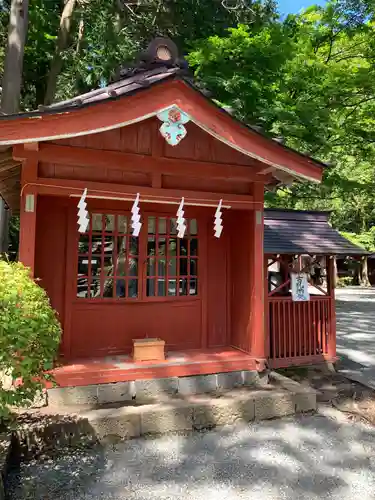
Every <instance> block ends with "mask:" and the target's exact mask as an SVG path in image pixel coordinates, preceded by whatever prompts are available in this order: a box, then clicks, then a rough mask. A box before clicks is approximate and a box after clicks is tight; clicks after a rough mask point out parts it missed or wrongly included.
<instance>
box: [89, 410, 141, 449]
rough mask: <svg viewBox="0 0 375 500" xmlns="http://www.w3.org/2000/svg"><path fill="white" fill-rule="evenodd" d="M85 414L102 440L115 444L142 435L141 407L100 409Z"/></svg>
mask: <svg viewBox="0 0 375 500" xmlns="http://www.w3.org/2000/svg"><path fill="white" fill-rule="evenodd" d="M85 416H86V418H87V419H88V421H89V425H90V426H91V427H92V429H93V430H94V432H95V434H96V436H97V437H98V439H99V440H100V441H105V442H107V443H112V444H115V443H116V441H122V440H126V439H131V438H134V437H138V436H140V435H141V419H140V415H139V408H136V407H130V408H128V407H124V408H118V409H100V410H94V411H93V412H92V413H88V414H86V415H85Z"/></svg>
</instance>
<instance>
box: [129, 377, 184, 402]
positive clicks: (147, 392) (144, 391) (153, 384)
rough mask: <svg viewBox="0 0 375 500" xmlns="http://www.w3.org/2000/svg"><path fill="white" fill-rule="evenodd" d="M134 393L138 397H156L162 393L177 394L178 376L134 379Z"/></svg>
mask: <svg viewBox="0 0 375 500" xmlns="http://www.w3.org/2000/svg"><path fill="white" fill-rule="evenodd" d="M134 384H135V394H136V398H137V400H138V399H141V400H142V399H157V398H158V397H160V396H163V395H164V394H172V395H173V394H177V392H178V378H177V377H169V378H159V379H154V380H136V381H135V382H134Z"/></svg>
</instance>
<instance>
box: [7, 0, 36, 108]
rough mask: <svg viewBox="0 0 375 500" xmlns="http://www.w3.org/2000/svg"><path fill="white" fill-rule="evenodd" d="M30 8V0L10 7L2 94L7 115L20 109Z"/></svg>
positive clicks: (13, 2) (24, 0)
mask: <svg viewBox="0 0 375 500" xmlns="http://www.w3.org/2000/svg"><path fill="white" fill-rule="evenodd" d="M28 7H29V3H28V0H12V1H11V5H10V11H9V24H8V44H7V49H6V57H5V65H4V73H3V81H2V94H1V111H2V112H3V113H6V114H10V113H16V112H17V111H18V109H19V104H20V95H21V85H22V68H23V57H24V49H25V42H26V36H27V24H28Z"/></svg>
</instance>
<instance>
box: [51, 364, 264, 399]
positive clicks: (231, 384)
mask: <svg viewBox="0 0 375 500" xmlns="http://www.w3.org/2000/svg"><path fill="white" fill-rule="evenodd" d="M260 383H264V377H260V376H259V374H258V372H256V371H250V370H243V371H234V372H227V373H216V374H212V375H194V376H190V377H169V378H160V379H153V380H134V381H130V382H116V383H108V384H96V385H86V386H75V387H56V388H53V389H48V390H47V403H48V406H51V407H54V408H59V407H64V406H66V405H68V406H76V405H89V406H94V407H95V406H98V405H103V404H107V403H118V402H126V401H141V402H145V401H148V402H150V401H158V400H160V398H161V397H164V396H166V395H167V396H190V395H194V394H205V393H220V392H225V391H228V390H232V389H235V388H238V387H256V386H257V385H259V384H260Z"/></svg>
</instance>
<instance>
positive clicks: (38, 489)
mask: <svg viewBox="0 0 375 500" xmlns="http://www.w3.org/2000/svg"><path fill="white" fill-rule="evenodd" d="M325 412H326V413H325V414H318V415H305V416H299V417H295V418H286V419H282V420H273V421H268V422H261V423H254V424H251V425H237V426H232V427H229V426H228V427H224V428H221V429H218V430H215V431H212V432H208V433H202V434H190V435H186V436H176V435H175V436H164V437H160V438H157V439H153V440H151V439H148V440H146V439H136V440H133V441H128V442H125V443H120V444H118V445H117V446H116V448H115V449H113V448H112V447H107V448H99V447H98V448H96V449H93V450H88V451H79V452H70V453H67V454H65V455H61V456H59V457H57V458H55V459H54V460H50V461H43V462H42V461H35V462H33V463H28V464H23V465H22V466H21V470H20V471H19V472H18V473H16V472H14V473H12V474H11V475H10V478H9V486H10V496H9V500H28V499H38V500H62V499H64V500H73V499H74V500H94V499H95V500H98V499H100V500H109V499H111V500H125V499H126V500H136V499H138V500H140V499H141V500H154V499H155V500H156V499H172V498H173V499H176V498H178V500H188V499H189V500H192V499H194V500H200V499H202V500H203V499H204V500H221V499H222V500H224V499H225V500H234V499H247V500H251V499H257V500H258V499H259V498H262V499H264V500H278V499H288V500H294V499H321V498H325V499H339V500H346V499H347V500H349V499H350V500H352V499H353V498H358V497H360V498H361V500H367V499H375V429H374V428H373V427H369V426H366V425H364V424H361V423H356V422H350V421H349V420H348V419H347V418H346V417H344V415H343V414H342V413H339V412H335V411H334V410H333V409H328V408H326V410H325Z"/></svg>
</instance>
